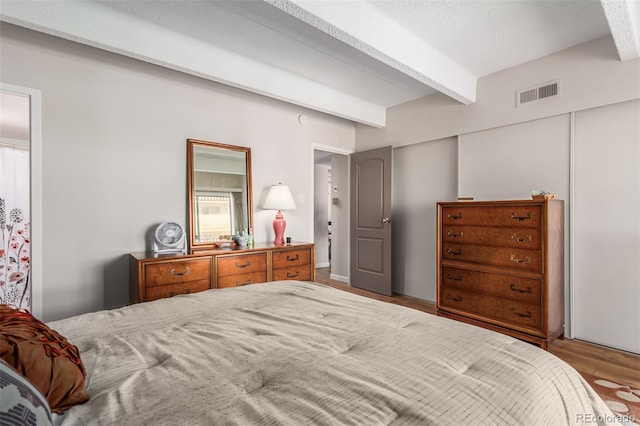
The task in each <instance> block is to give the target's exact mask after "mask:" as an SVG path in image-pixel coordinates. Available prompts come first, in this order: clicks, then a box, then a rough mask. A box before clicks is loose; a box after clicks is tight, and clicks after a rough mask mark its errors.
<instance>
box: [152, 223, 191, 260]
mask: <svg viewBox="0 0 640 426" xmlns="http://www.w3.org/2000/svg"><path fill="white" fill-rule="evenodd" d="M186 248H187V247H186V244H185V240H184V229H182V226H180V224H178V223H176V222H164V223H161V224H160V225H158V227H157V228H156V231H155V232H154V233H153V249H154V251H155V252H156V253H177V252H182V253H186Z"/></svg>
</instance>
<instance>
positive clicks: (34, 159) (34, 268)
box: [0, 82, 43, 319]
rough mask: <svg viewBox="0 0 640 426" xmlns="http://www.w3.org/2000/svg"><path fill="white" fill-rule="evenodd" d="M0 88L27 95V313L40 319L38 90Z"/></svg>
mask: <svg viewBox="0 0 640 426" xmlns="http://www.w3.org/2000/svg"><path fill="white" fill-rule="evenodd" d="M0 91H2V92H6V93H11V94H15V95H22V96H28V97H29V139H30V140H29V162H30V164H29V167H30V170H29V186H30V189H31V191H30V192H31V194H30V207H29V209H30V215H31V217H30V221H31V254H30V256H31V265H30V267H31V312H32V313H33V315H34V316H35V317H36V318H40V319H42V318H43V316H42V308H43V303H42V293H43V285H42V277H43V274H42V269H43V268H42V266H43V265H42V92H41V91H40V90H38V89H31V88H29V87H23V86H16V85H14V84H8V83H2V82H0Z"/></svg>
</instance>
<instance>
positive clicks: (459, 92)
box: [264, 0, 477, 104]
mask: <svg viewBox="0 0 640 426" xmlns="http://www.w3.org/2000/svg"><path fill="white" fill-rule="evenodd" d="M264 1H265V2H266V3H269V4H271V5H273V6H275V7H277V8H278V9H280V10H282V11H283V12H285V13H287V14H289V15H291V16H294V17H295V18H297V19H299V20H301V21H303V22H305V23H307V24H308V25H311V26H313V27H314V28H316V29H318V30H320V31H322V32H324V33H326V34H329V35H331V36H332V37H334V38H336V39H338V40H340V41H342V42H343V43H345V44H347V45H349V46H351V47H353V48H354V49H357V50H359V51H361V52H363V53H365V54H367V55H369V56H370V57H372V58H374V59H376V60H378V61H380V62H382V63H384V64H386V65H388V66H390V67H392V68H395V69H397V70H398V71H401V72H403V73H404V74H406V75H408V76H410V77H412V78H414V79H416V80H418V81H420V82H422V83H424V84H425V85H427V86H429V87H432V88H434V89H436V90H438V91H440V92H442V93H444V94H445V95H448V96H450V97H452V98H453V99H456V100H458V101H460V102H462V103H464V104H470V103H473V102H475V99H476V85H477V77H476V76H475V75H473V74H472V73H470V72H469V71H468V70H466V69H465V68H464V67H462V66H460V65H459V64H458V63H456V62H454V61H453V60H451V59H450V58H448V57H447V56H446V55H444V54H442V53H441V52H440V51H438V50H437V49H435V48H434V47H432V46H430V45H428V44H426V43H425V42H424V41H423V40H422V39H420V38H419V37H418V36H416V35H415V34H413V33H412V32H410V31H408V30H407V29H405V28H404V27H402V26H401V25H399V24H398V23H396V22H395V21H394V20H392V19H391V18H389V17H388V16H386V15H385V14H384V13H382V12H380V11H379V10H377V9H376V8H375V7H373V6H371V5H370V4H368V3H367V2H362V1H352V2H341V3H340V4H339V5H336V3H335V2H332V1H317V0H264Z"/></svg>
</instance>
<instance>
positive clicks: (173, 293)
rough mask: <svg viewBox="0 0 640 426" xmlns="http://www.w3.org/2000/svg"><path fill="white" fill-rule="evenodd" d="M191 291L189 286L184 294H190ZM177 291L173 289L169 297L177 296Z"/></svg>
mask: <svg viewBox="0 0 640 426" xmlns="http://www.w3.org/2000/svg"><path fill="white" fill-rule="evenodd" d="M189 293H191V289H189V288H187V289H185V290H184V294H189ZM176 294H177V293H176V292H175V291H172V292H171V294H169V297H173V296H175V295H176Z"/></svg>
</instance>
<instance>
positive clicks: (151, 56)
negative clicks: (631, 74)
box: [0, 0, 386, 127]
mask: <svg viewBox="0 0 640 426" xmlns="http://www.w3.org/2000/svg"><path fill="white" fill-rule="evenodd" d="M0 19H1V20H2V21H5V22H8V23H12V24H16V25H19V26H22V27H25V28H29V29H33V30H36V31H40V32H43V33H46V34H51V35H54V36H57V37H61V38H65V39H68V40H72V41H75V42H78V43H82V44H86V45H89V46H93V47H96V48H100V49H103V50H107V51H110V52H114V53H118V54H121V55H124V56H128V57H131V58H135V59H139V60H142V61H145V62H149V63H152V64H156V65H160V66H163V67H166V68H170V69H174V70H177V71H181V72H184V73H187V74H191V75H195V76H198V77H201V78H205V79H208V80H212V81H216V82H219V83H223V84H226V85H229V86H233V87H237V88H240V89H243V90H248V91H251V92H254V93H258V94H261V95H265V96H268V97H271V98H275V99H279V100H283V101H286V102H289V103H292V104H295V105H300V106H303V107H308V108H311V109H314V110H317V111H321V112H326V113H328V114H332V115H335V116H338V117H342V118H346V119H348V120H352V121H356V122H359V123H363V124H368V125H371V126H375V127H383V126H384V125H385V120H386V108H385V107H384V106H381V105H377V104H374V103H372V102H370V101H367V100H364V99H361V98H357V97H355V96H352V95H348V94H345V93H343V92H340V91H338V90H336V89H333V88H331V87H328V86H326V85H323V84H320V83H317V82H314V81H312V80H309V79H306V78H304V77H302V76H300V75H297V74H293V73H290V72H287V71H285V70H282V69H280V68H277V67H274V66H271V65H268V64H264V63H262V62H258V61H256V60H252V59H251V58H248V57H245V56H242V55H239V54H237V53H235V52H232V51H229V50H225V49H223V48H221V47H219V46H214V45H211V44H208V43H205V42H203V41H201V40H198V39H195V38H192V37H189V36H187V35H185V34H182V33H179V32H176V31H172V30H170V29H168V28H165V27H162V26H159V25H155V24H153V23H150V22H148V21H144V20H141V19H140V18H137V17H135V16H133V15H130V14H125V13H121V12H119V11H117V10H116V9H114V8H109V7H106V6H105V5H102V4H100V3H97V2H76V1H73V2H62V1H45V2H28V1H4V0H3V1H2V8H1V9H0Z"/></svg>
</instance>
